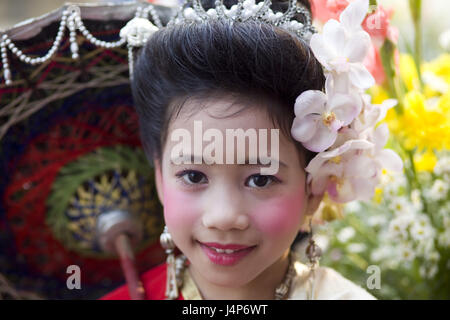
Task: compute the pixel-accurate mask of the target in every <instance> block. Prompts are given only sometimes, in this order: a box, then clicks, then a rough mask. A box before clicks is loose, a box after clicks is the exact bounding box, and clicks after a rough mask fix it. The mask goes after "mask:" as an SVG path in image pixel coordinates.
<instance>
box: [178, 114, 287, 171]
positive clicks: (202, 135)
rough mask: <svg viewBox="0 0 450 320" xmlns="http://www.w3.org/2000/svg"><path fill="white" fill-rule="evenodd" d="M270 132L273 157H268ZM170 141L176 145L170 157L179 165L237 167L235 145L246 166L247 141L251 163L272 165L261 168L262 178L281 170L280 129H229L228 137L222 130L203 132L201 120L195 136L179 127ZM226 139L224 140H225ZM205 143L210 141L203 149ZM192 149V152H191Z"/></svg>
mask: <svg viewBox="0 0 450 320" xmlns="http://www.w3.org/2000/svg"><path fill="white" fill-rule="evenodd" d="M268 131H270V154H268V150H267V149H268V148H267V145H268V139H269V137H268ZM170 139H171V141H172V142H177V144H175V145H174V146H173V147H172V150H171V154H170V158H171V161H172V162H173V163H174V164H176V165H180V164H192V163H194V164H202V163H203V161H204V162H205V163H206V164H224V157H223V151H224V148H223V146H224V143H225V153H226V156H225V163H226V164H235V142H236V163H237V164H245V163H246V159H247V158H246V139H248V146H249V148H248V150H249V151H248V153H249V155H248V163H249V164H261V165H270V166H268V167H267V166H266V167H261V169H260V172H261V174H263V175H273V174H276V173H277V172H278V168H279V152H280V150H279V148H280V147H279V139H280V133H279V129H258V130H256V129H254V128H249V129H247V130H245V131H244V129H242V128H238V129H226V130H225V137H224V136H223V133H222V131H220V130H219V129H215V128H209V129H207V130H206V131H205V132H203V125H202V121H194V136H193V137H192V136H191V132H190V131H189V130H187V129H183V128H178V129H175V130H173V131H172V133H171V136H170ZM224 140H225V141H224ZM203 142H207V143H208V142H209V143H208V144H207V145H206V146H205V147H204V148H203ZM192 149H193V150H192Z"/></svg>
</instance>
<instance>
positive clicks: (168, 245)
mask: <svg viewBox="0 0 450 320" xmlns="http://www.w3.org/2000/svg"><path fill="white" fill-rule="evenodd" d="M159 241H160V242H161V246H162V247H163V248H164V250H166V254H167V260H166V263H167V281H166V300H175V299H177V298H178V285H177V277H176V264H175V253H174V250H175V244H174V242H173V240H172V235H171V234H170V233H169V229H168V228H167V226H164V231H163V233H162V234H161V236H160V238H159Z"/></svg>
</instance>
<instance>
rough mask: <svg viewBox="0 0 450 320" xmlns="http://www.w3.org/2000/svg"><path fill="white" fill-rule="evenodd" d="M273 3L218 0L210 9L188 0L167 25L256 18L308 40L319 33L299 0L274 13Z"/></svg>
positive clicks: (197, 0) (249, 0) (239, 20)
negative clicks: (295, 18) (225, 1)
mask: <svg viewBox="0 0 450 320" xmlns="http://www.w3.org/2000/svg"><path fill="white" fill-rule="evenodd" d="M271 6H272V1H271V0H262V1H260V2H258V3H256V2H255V0H238V1H237V3H236V4H234V5H232V6H231V7H230V8H227V7H226V6H225V5H224V3H223V0H216V1H215V7H214V8H210V9H208V10H206V9H205V8H204V7H203V6H202V3H201V0H186V1H185V2H184V4H182V5H181V8H180V10H179V11H178V12H177V13H176V14H175V16H174V17H173V18H172V19H171V20H170V21H169V22H168V23H167V26H171V25H177V24H188V23H192V22H202V21H210V20H228V21H231V22H243V21H248V20H254V21H261V22H265V23H268V24H271V25H274V26H277V27H281V28H283V29H286V30H288V31H291V32H294V33H295V34H297V35H298V36H299V37H301V38H303V39H305V40H309V39H310V37H311V35H312V34H313V33H314V32H315V30H314V28H313V26H312V23H311V15H310V13H309V11H308V9H307V8H305V7H304V6H303V4H302V3H300V2H299V1H298V0H289V6H288V9H287V10H286V11H285V12H274V11H273V10H272V8H271ZM297 14H299V15H300V17H301V19H300V20H302V22H300V21H297V20H293V18H294V16H295V15H297Z"/></svg>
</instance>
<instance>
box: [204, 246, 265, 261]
mask: <svg viewBox="0 0 450 320" xmlns="http://www.w3.org/2000/svg"><path fill="white" fill-rule="evenodd" d="M199 244H200V247H201V248H202V250H203V252H205V254H206V256H207V257H208V258H209V260H211V262H212V263H215V264H218V265H223V266H231V265H234V264H236V263H238V262H239V261H240V260H241V259H242V258H244V257H245V256H246V255H248V254H249V253H250V252H252V251H253V249H254V248H255V247H256V246H247V245H240V244H227V245H224V244H220V243H215V242H205V243H201V242H199Z"/></svg>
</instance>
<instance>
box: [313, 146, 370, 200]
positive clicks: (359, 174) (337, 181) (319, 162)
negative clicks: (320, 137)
mask: <svg viewBox="0 0 450 320" xmlns="http://www.w3.org/2000/svg"><path fill="white" fill-rule="evenodd" d="M370 148H373V143H371V142H369V141H367V140H362V139H360V140H348V141H346V142H345V143H344V144H343V145H342V146H340V147H337V148H335V149H333V150H331V151H326V152H321V153H319V154H318V155H317V156H316V157H314V158H313V159H312V160H311V161H310V163H309V164H308V166H307V167H306V168H305V170H306V171H307V172H308V181H307V182H308V183H311V191H312V193H313V194H323V193H324V192H325V191H327V192H328V195H329V197H330V198H331V199H332V200H333V201H335V202H340V203H343V202H348V201H353V200H367V199H368V198H370V196H371V195H373V192H374V190H375V186H376V184H377V183H378V179H377V169H378V168H377V166H376V163H375V162H374V161H373V160H372V159H371V158H370V157H367V156H366V155H365V154H364V151H365V150H368V149H370Z"/></svg>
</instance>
